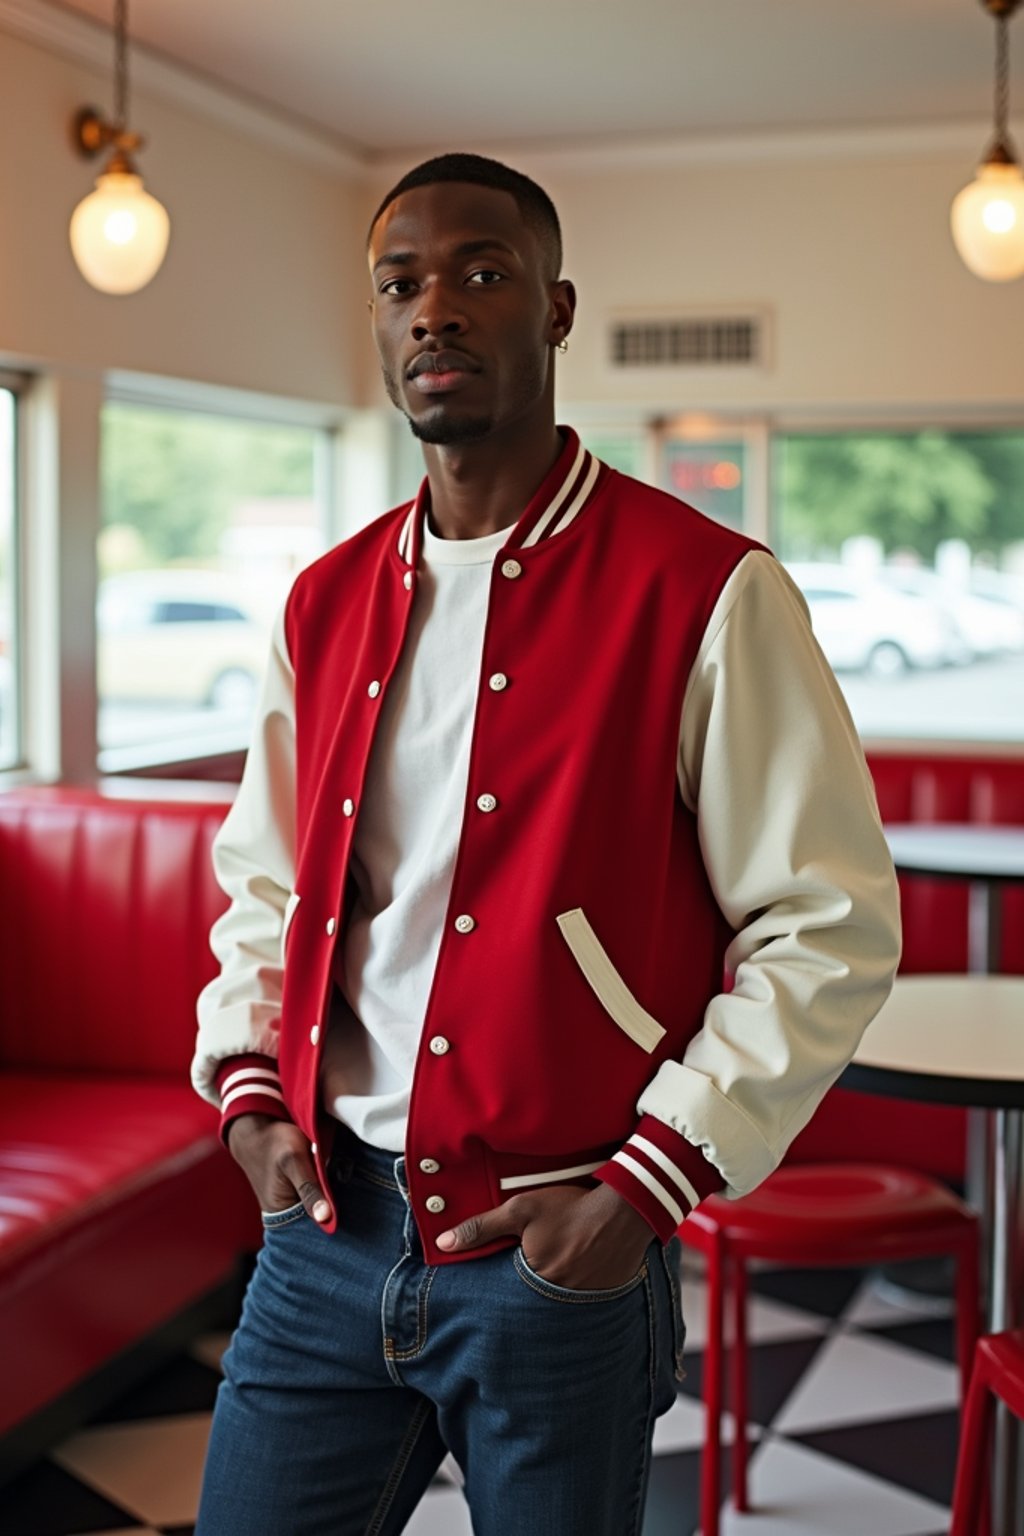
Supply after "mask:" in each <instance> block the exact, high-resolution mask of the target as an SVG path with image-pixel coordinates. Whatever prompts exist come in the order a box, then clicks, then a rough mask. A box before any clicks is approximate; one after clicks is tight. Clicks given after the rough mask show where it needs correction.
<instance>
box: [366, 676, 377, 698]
mask: <svg viewBox="0 0 1024 1536" xmlns="http://www.w3.org/2000/svg"><path fill="white" fill-rule="evenodd" d="M366 691H367V693H368V694H369V695H370V698H371V699H375V698H376V697H377V695H378V693H380V683H378V681H377V679H376V678H374V680H373V682H372V683H371V684H370V686H369V688H367V690H366Z"/></svg>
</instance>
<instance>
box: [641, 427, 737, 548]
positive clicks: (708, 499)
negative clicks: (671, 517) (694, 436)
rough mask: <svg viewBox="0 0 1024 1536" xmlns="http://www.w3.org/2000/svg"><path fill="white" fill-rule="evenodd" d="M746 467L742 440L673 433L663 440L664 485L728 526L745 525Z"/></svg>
mask: <svg viewBox="0 0 1024 1536" xmlns="http://www.w3.org/2000/svg"><path fill="white" fill-rule="evenodd" d="M746 469H747V464H746V444H745V443H744V442H743V441H742V440H735V441H731V440H729V439H717V440H711V441H705V442H700V441H693V440H689V439H687V438H685V437H678V436H676V435H674V434H670V435H668V436H666V437H665V438H664V439H663V441H662V451H661V472H660V476H659V479H660V483H661V487H662V489H663V490H666V491H671V492H672V494H673V495H674V496H678V497H679V499H680V500H681V501H686V502H689V504H690V505H691V506H694V507H697V508H698V510H699V511H701V512H704V513H705V514H706V515H707V516H708V517H713V518H714V519H715V521H716V522H719V523H725V524H726V526H727V527H729V528H736V529H742V528H744V527H745V525H746V521H747V519H746V515H745V502H746V494H747V491H746V479H747V475H746Z"/></svg>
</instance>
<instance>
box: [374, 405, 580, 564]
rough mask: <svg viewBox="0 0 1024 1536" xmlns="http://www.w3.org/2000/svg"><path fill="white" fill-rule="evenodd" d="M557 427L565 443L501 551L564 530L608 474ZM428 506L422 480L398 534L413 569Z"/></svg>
mask: <svg viewBox="0 0 1024 1536" xmlns="http://www.w3.org/2000/svg"><path fill="white" fill-rule="evenodd" d="M558 431H559V433H560V434H561V436H562V437H563V438H564V439H565V447H564V448H563V449H562V452H561V453H560V454H559V456H558V458H557V460H556V461H555V465H554V467H553V469H552V470H551V471H550V473H549V474H548V475H547V476H546V477H545V479H544V480H543V481H542V482H541V484H540V486H539V487H538V488H537V491H536V492H535V494H534V495H533V497H532V498H531V500H530V502H529V504H528V506H527V508H526V510H525V511H524V512H523V514H522V516H521V517H520V518H519V519H518V520H517V521H516V522H515V523H513V524H511V526H510V527H509V529H508V538H507V539H506V541H505V543H504V545H503V546H502V548H503V549H530V548H532V547H533V545H534V544H540V543H541V542H542V541H543V540H545V539H552V538H555V537H556V535H558V534H560V533H564V532H565V530H566V528H568V527H570V526H571V525H572V524H573V523H574V522H575V521H576V519H577V518H578V517H579V515H580V513H581V512H582V511H583V509H584V507H585V506H586V505H587V503H588V502H589V501H590V500H591V499H592V497H593V495H594V493H595V491H596V490H597V488H598V486H599V485H600V484H601V482H602V480H603V479H604V477H605V475H607V474H608V473H609V470H608V466H607V464H603V463H602V462H601V460H600V459H596V458H595V457H594V455H593V454H592V453H591V452H590V451H589V449H587V448H584V446H583V444H582V443H581V442H580V440H579V437H578V435H577V434H576V433H575V432H574V431H573V429H572V428H571V427H559V428H558ZM429 505H430V482H429V481H428V480H424V481H423V484H422V485H421V486H420V488H419V491H418V492H417V495H416V500H415V501H414V502H413V504H412V506H411V507H410V508H409V511H408V514H407V515H406V517H405V518H404V519H403V521H402V527H401V531H400V533H399V536H398V554H399V556H400V558H401V560H402V561H403V563H404V564H405V565H408V566H410V567H412V568H413V569H415V568H416V566H417V565H418V564H419V559H420V550H421V548H422V544H423V520H424V518H425V516H426V513H427V508H428V507H429Z"/></svg>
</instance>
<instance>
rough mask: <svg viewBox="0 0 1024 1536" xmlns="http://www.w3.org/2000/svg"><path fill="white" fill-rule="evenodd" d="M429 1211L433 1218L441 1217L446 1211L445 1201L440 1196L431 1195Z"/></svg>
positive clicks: (428, 1202)
mask: <svg viewBox="0 0 1024 1536" xmlns="http://www.w3.org/2000/svg"><path fill="white" fill-rule="evenodd" d="M427 1210H428V1211H429V1212H430V1214H431V1215H432V1216H439V1215H440V1214H441V1212H442V1211H443V1210H444V1200H443V1199H442V1197H441V1196H440V1195H431V1196H430V1199H429V1200H428V1201H427Z"/></svg>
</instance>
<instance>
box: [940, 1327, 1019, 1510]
mask: <svg viewBox="0 0 1024 1536" xmlns="http://www.w3.org/2000/svg"><path fill="white" fill-rule="evenodd" d="M996 1398H999V1399H1000V1400H1001V1401H1002V1402H1004V1403H1005V1404H1006V1406H1007V1407H1008V1408H1009V1410H1010V1412H1011V1413H1012V1414H1013V1415H1014V1416H1015V1417H1016V1418H1018V1419H1024V1328H1020V1329H1017V1330H1015V1331H1013V1332H1009V1333H989V1334H986V1335H985V1337H984V1338H981V1339H979V1340H978V1343H977V1347H976V1349H975V1351H974V1369H973V1370H972V1372H971V1385H970V1388H969V1390H968V1393H967V1407H966V1408H965V1410H964V1416H963V1424H962V1427H961V1431H960V1454H959V1456H958V1457H957V1463H956V1486H955V1488H954V1490H953V1525H952V1529H951V1530H950V1536H980V1533H981V1532H985V1531H988V1529H989V1524H990V1514H991V1511H990V1507H989V1506H990V1500H989V1478H988V1471H989V1456H990V1453H991V1440H992V1418H993V1411H994V1409H995V1401H996Z"/></svg>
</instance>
